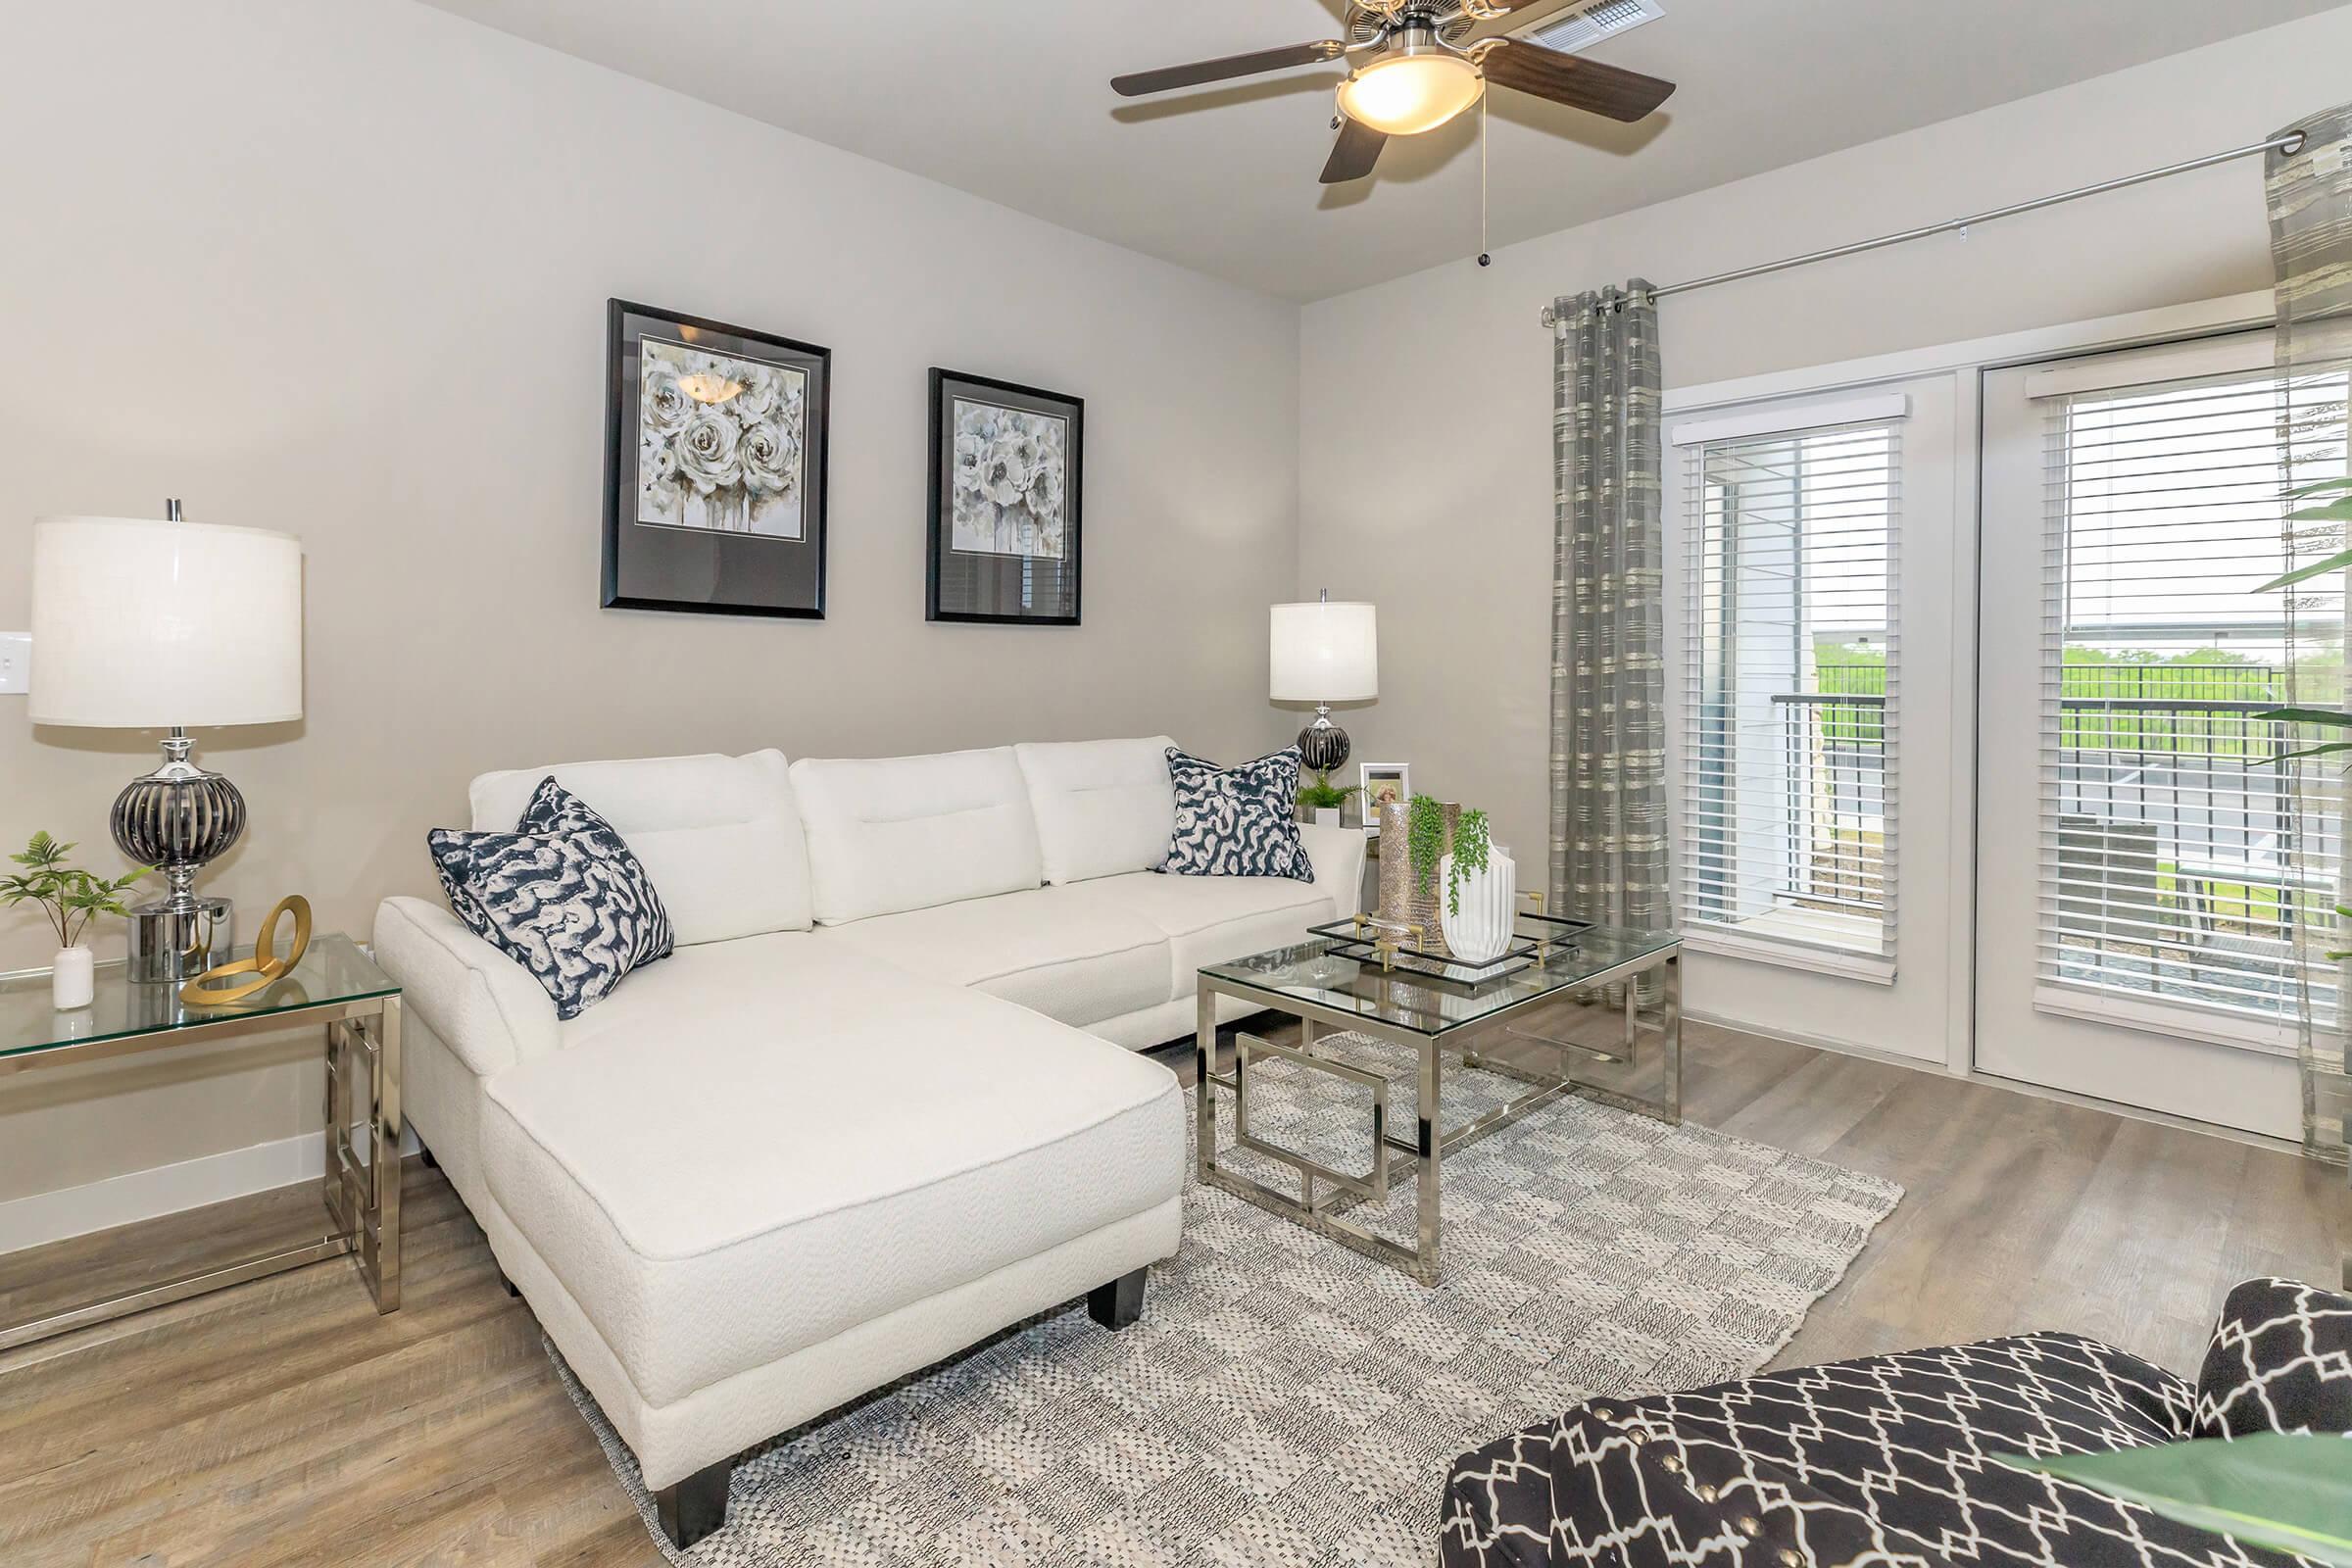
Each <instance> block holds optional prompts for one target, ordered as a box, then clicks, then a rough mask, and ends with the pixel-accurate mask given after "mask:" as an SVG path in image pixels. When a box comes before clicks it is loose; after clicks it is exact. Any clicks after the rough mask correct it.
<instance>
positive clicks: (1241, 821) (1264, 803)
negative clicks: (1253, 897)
mask: <svg viewBox="0 0 2352 1568" xmlns="http://www.w3.org/2000/svg"><path fill="white" fill-rule="evenodd" d="M1168 777H1169V781H1170V785H1171V787H1172V788H1173V790H1174V791H1175V796H1176V826H1175V830H1174V831H1173V832H1172V833H1171V834H1170V835H1169V837H1168V858H1167V859H1166V861H1165V862H1164V863H1163V864H1162V867H1161V869H1163V870H1167V871H1173V872H1175V873H1176V874H1178V875H1180V876H1287V877H1296V878H1297V879H1298V880H1299V881H1301V882H1307V881H1312V880H1313V879H1314V875H1315V868H1314V866H1313V864H1312V863H1310V862H1309V861H1308V859H1307V858H1306V847H1305V846H1304V845H1302V844H1300V843H1299V819H1298V796H1299V748H1298V747H1296V746H1286V747H1284V748H1283V749H1282V750H1281V751H1279V752H1275V753H1273V754H1272V755H1270V756H1266V757H1261V758H1259V759H1258V760H1256V761H1254V762H1244V763H1242V764H1241V765H1240V766H1239V767H1219V766H1217V764H1216V763H1214V762H1205V761H1202V760H1201V759H1200V758H1198V757H1193V756H1190V755H1188V754H1186V753H1184V752H1181V751H1178V750H1177V749H1176V748H1175V747H1173V746H1171V747H1169V748H1168Z"/></svg>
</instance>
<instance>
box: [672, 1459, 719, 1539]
mask: <svg viewBox="0 0 2352 1568" xmlns="http://www.w3.org/2000/svg"><path fill="white" fill-rule="evenodd" d="M734 1468H735V1461H734V1460H732V1459H721V1460H719V1461H718V1463H716V1464H711V1465H705V1466H704V1467H703V1468H702V1469H700V1470H697V1471H696V1472H695V1473H694V1474H692V1475H690V1476H688V1477H687V1478H686V1479H685V1480H683V1481H681V1482H679V1483H677V1484H676V1485H675V1486H669V1487H663V1488H662V1490H661V1491H660V1492H657V1493H655V1494H654V1511H655V1512H656V1513H658V1514H660V1515H661V1517H662V1534H663V1535H665V1536H667V1537H668V1538H669V1543H670V1544H671V1545H673V1546H675V1547H677V1548H678V1549H679V1550H680V1551H684V1550H685V1549H686V1548H687V1547H688V1546H691V1545H693V1544H695V1543H696V1542H698V1541H700V1540H702V1539H703V1538H704V1537H705V1536H707V1535H709V1534H711V1532H712V1531H713V1530H716V1529H718V1528H719V1527H720V1526H721V1525H723V1524H725V1523H726V1522H727V1477H728V1475H729V1474H730V1473H732V1472H733V1470H734Z"/></svg>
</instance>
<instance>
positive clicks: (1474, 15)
mask: <svg viewBox="0 0 2352 1568" xmlns="http://www.w3.org/2000/svg"><path fill="white" fill-rule="evenodd" d="M1550 3H1551V0H1462V15H1463V16H1465V17H1468V18H1469V19H1470V20H1471V21H1473V22H1493V21H1494V20H1495V18H1496V17H1507V16H1509V15H1510V14H1511V13H1512V12H1514V11H1525V10H1526V9H1527V8H1528V7H1529V6H1541V5H1548V4H1550Z"/></svg>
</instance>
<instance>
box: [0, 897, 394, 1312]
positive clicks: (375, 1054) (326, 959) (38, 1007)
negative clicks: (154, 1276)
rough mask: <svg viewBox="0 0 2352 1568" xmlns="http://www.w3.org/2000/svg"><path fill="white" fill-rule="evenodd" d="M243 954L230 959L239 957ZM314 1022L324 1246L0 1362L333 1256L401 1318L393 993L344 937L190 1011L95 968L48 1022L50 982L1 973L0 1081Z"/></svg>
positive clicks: (172, 993) (241, 1267)
mask: <svg viewBox="0 0 2352 1568" xmlns="http://www.w3.org/2000/svg"><path fill="white" fill-rule="evenodd" d="M249 953H250V950H249V949H240V950H239V953H238V956H247V955H248V954H249ZM297 1023H317V1024H321V1025H323V1026H324V1029H325V1037H326V1094H325V1097H324V1100H325V1103H324V1106H323V1111H324V1115H325V1120H326V1188H325V1198H326V1214H327V1224H328V1229H327V1231H326V1234H324V1235H323V1236H320V1237H319V1238H318V1239H317V1240H315V1241H305V1242H303V1243H301V1244H300V1245H298V1246H294V1247H288V1248H283V1249H280V1250H276V1251H271V1252H266V1253H264V1254H262V1255H260V1256H256V1257H248V1258H245V1259H243V1260H241V1261H237V1262H231V1263H227V1264H224V1265H219V1266H214V1267H209V1268H205V1269H202V1270H199V1271H197V1272H195V1273H189V1274H182V1275H179V1276H177V1277H175V1278H172V1279H168V1280H165V1281H164V1282H162V1283H161V1284H157V1285H151V1286H147V1287H145V1288H143V1289H140V1290H135V1291H130V1292H127V1293H123V1294H118V1295H114V1296H110V1297H107V1298H105V1299H100V1300H94V1301H90V1302H88V1303H87V1304H84V1305H80V1306H74V1307H72V1308H69V1309H67V1310H64V1311H52V1312H47V1313H44V1314H43V1315H42V1316H39V1317H36V1318H32V1319H29V1320H27V1321H25V1322H19V1323H9V1324H0V1349H7V1348H11V1347H14V1346H19V1345H27V1344H30V1343H31V1342H33V1341H35V1340H45V1339H48V1338H50V1337H51V1336H52V1335H58V1334H64V1333H67V1332H69V1331H71V1330H73V1329H78V1328H86V1327H88V1326H89V1325H91V1324H93V1323H104V1322H107V1321H108V1320H110V1319H112V1318H118V1317H123V1316H124V1315H125V1314H128V1313H131V1312H138V1311H143V1310H145V1309H146V1308H148V1307H152V1306H162V1305H164V1304H166V1303H167V1302H171V1301H179V1300H185V1299H187V1298H189V1297H191V1296H202V1295H204V1294H205V1293H207V1292H209V1291H218V1290H224V1289H226V1288H227V1287H229V1286H231V1285H241V1284H243V1283H245V1282H246V1281H247V1280H258V1279H262V1278H264V1277H265V1276H268V1275H270V1274H279V1273H283V1272H284V1271H286V1270H287V1269H292V1268H301V1267H303V1266H305V1265H306V1264H311V1263H317V1262H320V1261H323V1260H324V1259H327V1258H330V1257H344V1256H352V1257H355V1258H356V1259H357V1261H358V1263H359V1268H360V1276H361V1278H362V1279H364V1280H365V1281H366V1282H367V1284H368V1292H369V1294H370V1295H372V1296H373V1297H374V1298H375V1307H376V1310H377V1311H379V1312H391V1311H395V1310H397V1309H398V1308H399V1306H400V1133H401V1111H400V987H399V986H398V985H397V984H396V983H394V981H393V980H392V978H391V977H390V976H389V975H387V974H385V973H384V972H383V970H381V969H379V968H377V967H376V966H375V965H374V963H373V962H371V961H369V959H368V956H367V955H366V954H364V953H362V952H361V951H360V950H359V947H358V945H357V944H356V943H354V942H353V941H352V940H351V939H350V938H349V937H345V936H332V935H330V936H322V937H319V939H318V940H316V941H314V942H313V943H312V944H311V946H310V951H309V952H307V953H305V954H304V955H303V957H302V962H300V963H298V964H296V965H295V966H294V970H293V972H292V973H290V974H288V975H287V976H286V977H285V978H284V979H282V980H279V981H277V982H276V983H275V984H274V985H271V986H270V988H269V989H267V990H265V991H262V992H259V993H257V994H255V995H253V996H251V997H248V998H246V999H245V1000H244V1001H243V1002H240V1003H236V1004H233V1005H228V1006H223V1007H192V1006H189V1005H186V1004H184V1003H182V1002H181V1001H180V1000H179V988H178V987H177V986H175V985H162V984H148V983H139V984H134V983H132V982H131V981H130V980H128V979H126V978H125V977H124V974H123V964H122V963H121V962H120V961H117V962H114V963H102V964H100V965H99V966H98V973H97V995H96V997H95V998H94V999H93V1000H92V1002H91V1004H90V1005H88V1006H86V1007H75V1008H73V1010H71V1011H69V1012H59V1011H57V1010H56V1009H55V1008H53V1007H52V1006H51V1005H50V1004H49V971H48V970H46V969H36V970H25V971H21V972H18V973H14V974H0V1077H6V1076H8V1075H9V1074H12V1073H20V1072H28V1071H33V1070H36V1069H38V1068H41V1067H46V1066H52V1065H62V1064H63V1063H66V1062H69V1061H89V1060H91V1059H93V1058H96V1057H100V1056H115V1055H125V1054H133V1053H137V1052H152V1051H170V1050H173V1049H175V1048H180V1047H184V1046H187V1045H192V1044H195V1043H197V1042H199V1041H205V1040H213V1039H218V1038H221V1037H222V1036H227V1035H239V1034H253V1033H258V1032H261V1031H263V1030H267V1029H270V1028H272V1027H276V1028H283V1027H285V1026H287V1025H288V1024H297ZM363 1076H364V1078H365V1087H366V1092H367V1095H368V1105H367V1110H366V1117H367V1126H366V1139H365V1145H366V1147H365V1150H364V1151H363V1150H362V1149H361V1148H360V1147H357V1146H355V1144H354V1142H353V1136H352V1125H353V1117H354V1115H355V1113H356V1111H357V1107H355V1105H354V1103H353V1099H354V1091H355V1088H356V1087H358V1085H357V1083H356V1082H355V1081H356V1080H359V1079H361V1078H362V1077H363Z"/></svg>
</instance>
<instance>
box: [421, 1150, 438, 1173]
mask: <svg viewBox="0 0 2352 1568" xmlns="http://www.w3.org/2000/svg"><path fill="white" fill-rule="evenodd" d="M417 1153H419V1154H421V1155H423V1156H424V1168H425V1169H426V1170H439V1169H440V1168H441V1162H440V1161H439V1160H437V1159H435V1158H434V1157H433V1152H432V1150H431V1148H430V1147H428V1146H426V1145H424V1144H418V1145H417Z"/></svg>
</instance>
